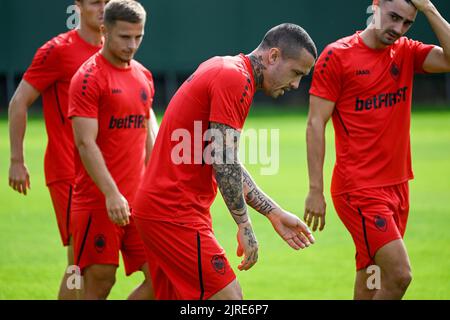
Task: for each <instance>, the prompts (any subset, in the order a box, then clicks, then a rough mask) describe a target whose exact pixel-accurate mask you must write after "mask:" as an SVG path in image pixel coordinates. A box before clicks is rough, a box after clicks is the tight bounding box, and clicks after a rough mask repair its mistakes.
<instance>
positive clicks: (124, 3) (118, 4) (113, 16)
mask: <svg viewBox="0 0 450 320" xmlns="http://www.w3.org/2000/svg"><path fill="white" fill-rule="evenodd" d="M146 18H147V13H146V12H145V9H144V7H143V6H142V5H141V4H140V3H139V2H137V1H135V0H111V1H110V2H108V4H107V5H106V7H105V17H104V21H105V25H108V26H113V25H114V24H115V23H116V21H125V22H130V23H140V22H145V20H146Z"/></svg>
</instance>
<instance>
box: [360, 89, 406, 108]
mask: <svg viewBox="0 0 450 320" xmlns="http://www.w3.org/2000/svg"><path fill="white" fill-rule="evenodd" d="M407 92H408V87H403V88H400V89H398V90H397V91H396V92H387V93H381V94H378V95H374V96H372V97H370V98H368V99H360V98H359V97H356V105H355V111H356V112H361V111H364V110H375V109H381V108H383V107H384V108H389V107H394V106H395V105H396V104H398V103H401V102H406V101H407V98H408V96H407Z"/></svg>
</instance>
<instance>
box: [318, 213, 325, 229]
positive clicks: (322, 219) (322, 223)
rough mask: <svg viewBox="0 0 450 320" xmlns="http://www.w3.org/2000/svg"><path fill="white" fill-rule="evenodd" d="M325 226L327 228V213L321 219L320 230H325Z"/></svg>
mask: <svg viewBox="0 0 450 320" xmlns="http://www.w3.org/2000/svg"><path fill="white" fill-rule="evenodd" d="M324 228H325V215H323V216H322V217H321V219H320V226H319V231H323V229H324Z"/></svg>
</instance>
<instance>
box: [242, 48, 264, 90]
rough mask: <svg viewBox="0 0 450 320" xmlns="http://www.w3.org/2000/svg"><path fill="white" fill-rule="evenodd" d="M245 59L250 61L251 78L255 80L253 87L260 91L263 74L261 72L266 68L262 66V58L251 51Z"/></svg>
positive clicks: (256, 52)
mask: <svg viewBox="0 0 450 320" xmlns="http://www.w3.org/2000/svg"><path fill="white" fill-rule="evenodd" d="M247 57H248V58H249V59H250V63H251V65H252V70H253V78H254V79H255V87H256V89H262V87H263V82H264V72H263V70H265V69H266V67H265V66H264V64H263V56H262V54H261V53H260V52H258V51H256V50H255V51H253V52H252V53H250V54H248V55H247Z"/></svg>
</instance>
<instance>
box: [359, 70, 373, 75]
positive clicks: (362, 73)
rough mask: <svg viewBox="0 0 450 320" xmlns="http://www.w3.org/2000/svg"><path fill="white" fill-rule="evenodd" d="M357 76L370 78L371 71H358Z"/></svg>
mask: <svg viewBox="0 0 450 320" xmlns="http://www.w3.org/2000/svg"><path fill="white" fill-rule="evenodd" d="M356 75H357V76H368V75H370V70H356Z"/></svg>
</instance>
